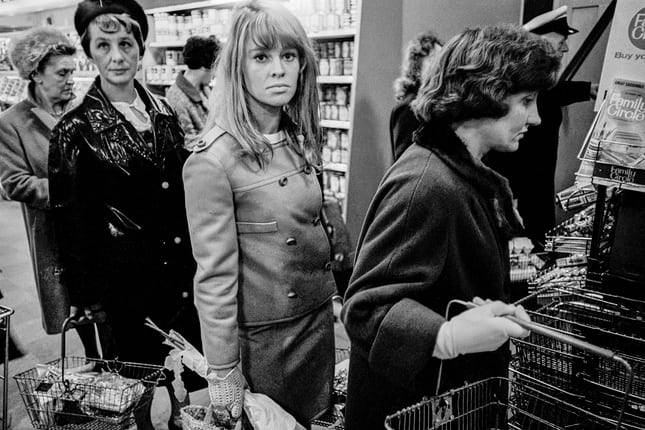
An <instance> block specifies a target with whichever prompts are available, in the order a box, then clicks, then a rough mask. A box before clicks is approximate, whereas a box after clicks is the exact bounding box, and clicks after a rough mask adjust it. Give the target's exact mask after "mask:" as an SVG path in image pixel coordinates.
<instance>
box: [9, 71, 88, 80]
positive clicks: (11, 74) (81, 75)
mask: <svg viewBox="0 0 645 430" xmlns="http://www.w3.org/2000/svg"><path fill="white" fill-rule="evenodd" d="M98 74H99V72H88V71H84V72H74V75H73V76H74V79H94V78H96V76H97V75H98ZM3 76H7V77H10V78H18V71H16V70H0V78H1V77H3Z"/></svg>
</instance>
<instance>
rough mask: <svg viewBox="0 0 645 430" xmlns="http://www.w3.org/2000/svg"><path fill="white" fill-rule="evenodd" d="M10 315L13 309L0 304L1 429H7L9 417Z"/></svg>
mask: <svg viewBox="0 0 645 430" xmlns="http://www.w3.org/2000/svg"><path fill="white" fill-rule="evenodd" d="M11 315H13V309H10V308H8V307H6V306H0V334H2V336H3V337H2V350H3V351H4V352H3V358H4V361H3V363H4V366H3V367H2V375H1V376H0V379H2V398H1V399H0V406H2V415H0V422H1V423H2V424H1V426H2V427H0V428H2V430H7V429H8V428H9V426H10V422H9V421H10V419H9V414H8V411H7V409H8V400H9V399H8V398H7V397H8V395H9V329H10V324H9V323H10V320H11Z"/></svg>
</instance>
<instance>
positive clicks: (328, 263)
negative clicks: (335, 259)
mask: <svg viewBox="0 0 645 430" xmlns="http://www.w3.org/2000/svg"><path fill="white" fill-rule="evenodd" d="M325 270H331V261H328V262H327V263H325Z"/></svg>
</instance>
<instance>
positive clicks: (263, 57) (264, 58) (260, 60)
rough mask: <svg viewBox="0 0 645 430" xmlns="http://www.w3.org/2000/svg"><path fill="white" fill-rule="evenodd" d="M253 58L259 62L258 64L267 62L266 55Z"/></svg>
mask: <svg viewBox="0 0 645 430" xmlns="http://www.w3.org/2000/svg"><path fill="white" fill-rule="evenodd" d="M253 58H254V59H255V61H257V62H259V63H262V62H264V61H266V59H267V56H266V55H264V54H257V55H255V57H253Z"/></svg>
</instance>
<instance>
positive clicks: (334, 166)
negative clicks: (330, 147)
mask: <svg viewBox="0 0 645 430" xmlns="http://www.w3.org/2000/svg"><path fill="white" fill-rule="evenodd" d="M323 170H333V171H334V172H341V173H347V164H345V163H325V164H324V165H323Z"/></svg>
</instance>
